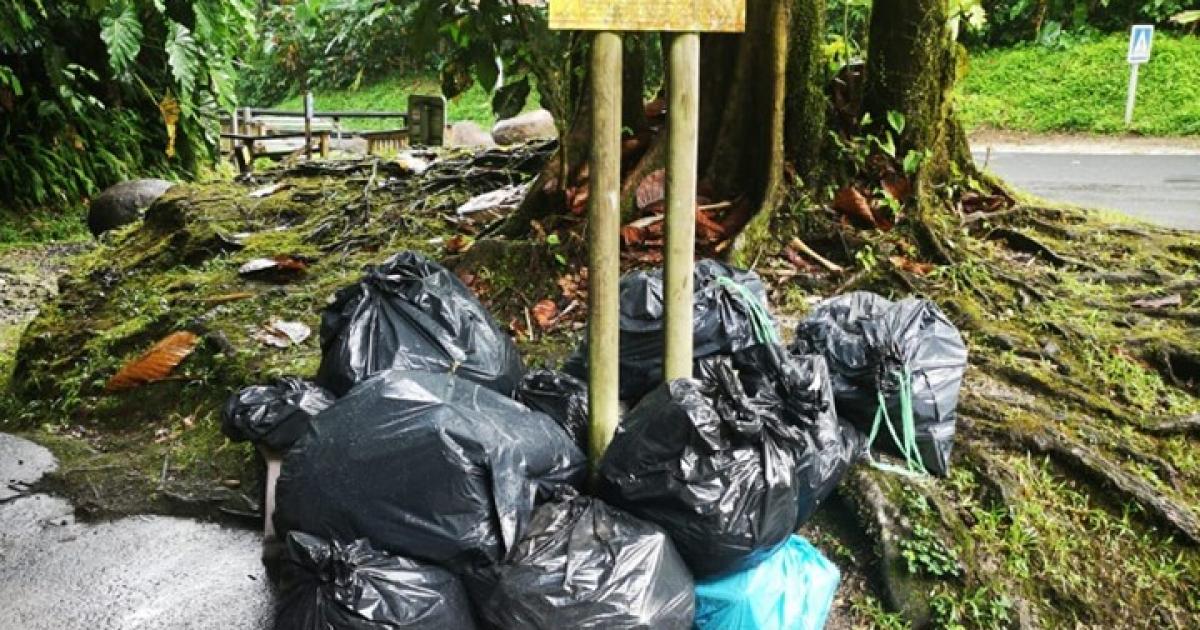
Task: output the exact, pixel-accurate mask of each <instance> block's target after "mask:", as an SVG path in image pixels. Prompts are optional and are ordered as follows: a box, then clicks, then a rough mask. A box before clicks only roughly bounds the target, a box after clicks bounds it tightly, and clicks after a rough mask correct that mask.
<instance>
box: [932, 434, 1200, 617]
mask: <svg viewBox="0 0 1200 630" xmlns="http://www.w3.org/2000/svg"><path fill="white" fill-rule="evenodd" d="M1002 460H1003V465H1004V467H1005V469H1006V470H1007V471H1009V472H1010V473H1011V474H1012V475H1013V479H1014V482H1015V487H1017V488H1020V497H1021V500H1020V501H1019V502H1014V503H1012V504H1010V505H1008V506H1007V508H1006V507H1005V506H995V507H993V508H984V507H981V506H973V507H972V508H971V510H970V511H971V514H972V518H973V520H974V526H973V527H972V529H971V533H972V536H973V538H974V541H975V545H976V552H977V555H978V556H979V558H980V559H981V561H982V562H984V563H989V564H990V563H993V562H994V563H996V566H998V567H1000V573H999V574H1000V575H1004V576H1006V582H1007V583H1008V586H1007V587H1006V588H1005V590H1007V589H1008V588H1017V589H1020V590H1025V593H1024V597H1025V599H1026V601H1029V602H1030V603H1035V602H1036V608H1035V612H1034V614H1035V615H1036V616H1037V617H1039V618H1040V619H1041V621H1042V622H1043V625H1046V626H1047V627H1056V626H1070V625H1073V624H1083V625H1088V624H1089V623H1092V622H1095V621H1096V620H1099V619H1105V620H1108V621H1110V622H1114V623H1115V620H1118V619H1123V620H1125V621H1127V622H1129V623H1134V622H1135V621H1136V622H1141V621H1145V618H1144V617H1143V618H1141V619H1140V620H1139V619H1137V618H1138V615H1139V614H1144V611H1146V610H1150V609H1158V610H1161V611H1162V613H1163V615H1164V618H1168V619H1169V618H1176V619H1183V618H1188V617H1189V616H1190V615H1193V614H1194V612H1195V611H1194V609H1192V606H1193V605H1194V600H1193V599H1192V597H1191V595H1190V594H1191V591H1192V589H1193V588H1194V586H1195V584H1194V579H1193V578H1192V577H1190V576H1193V575H1195V574H1196V573H1195V571H1197V570H1200V565H1198V564H1197V562H1200V556H1198V555H1197V554H1196V553H1195V551H1194V550H1190V549H1186V550H1181V549H1180V548H1178V547H1176V546H1174V545H1173V544H1172V541H1171V539H1170V538H1164V537H1163V536H1161V533H1160V532H1157V531H1155V530H1154V529H1152V528H1147V527H1146V526H1145V525H1143V524H1142V523H1143V519H1142V518H1141V516H1140V515H1139V513H1138V510H1139V509H1138V508H1137V507H1136V506H1133V505H1129V504H1120V503H1117V502H1115V501H1106V500H1105V499H1104V498H1103V497H1099V496H1097V495H1089V488H1084V487H1081V486H1080V485H1079V484H1078V483H1077V482H1075V481H1073V480H1070V479H1067V478H1064V477H1062V476H1061V475H1060V474H1059V473H1060V472H1061V471H1058V470H1057V469H1056V468H1055V467H1054V466H1053V465H1052V464H1050V463H1049V462H1047V461H1046V460H1044V459H1037V458H1032V457H1029V456H1026V455H1020V454H1011V455H1005V456H1003V458H1002ZM1099 558H1104V559H1109V560H1110V561H1106V562H1100V561H1098V559H1099ZM991 590H992V591H993V592H991V593H988V592H975V593H965V594H964V597H962V598H959V599H958V600H957V601H956V602H950V601H942V602H940V603H935V605H934V607H935V612H937V613H938V615H939V616H941V617H942V621H943V622H946V621H954V619H955V617H957V619H958V621H957V623H962V624H964V625H966V626H967V627H986V626H987V625H989V624H988V623H984V622H983V621H982V618H981V617H979V615H981V616H982V617H983V618H991V619H995V620H997V621H999V620H1000V619H1002V617H1003V616H1004V615H1005V614H1008V606H1005V605H1004V603H1005V602H1006V601H1007V600H1008V598H1007V597H1001V596H1000V595H999V593H1000V592H1001V591H1000V590H997V589H994V588H993V589H991ZM935 599H937V598H935ZM969 600H976V601H974V602H973V603H971V602H970V601H969ZM952 603H953V604H954V605H953V606H951V605H949V604H952ZM939 605H940V606H941V609H938V606H939ZM1139 611H1140V612H1139Z"/></svg>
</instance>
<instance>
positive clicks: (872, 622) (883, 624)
mask: <svg viewBox="0 0 1200 630" xmlns="http://www.w3.org/2000/svg"><path fill="white" fill-rule="evenodd" d="M850 612H852V613H853V614H854V615H855V616H856V617H859V618H860V619H861V620H862V621H863V622H865V624H866V627H869V628H878V629H879V630H907V629H908V628H910V627H911V626H910V625H909V624H908V623H907V622H905V621H904V618H903V617H902V616H901V615H900V614H898V613H894V612H888V611H886V610H884V608H883V604H882V603H880V601H879V600H878V599H875V598H874V597H871V596H870V595H866V596H864V597H862V598H861V599H856V600H854V602H853V603H851V604H850Z"/></svg>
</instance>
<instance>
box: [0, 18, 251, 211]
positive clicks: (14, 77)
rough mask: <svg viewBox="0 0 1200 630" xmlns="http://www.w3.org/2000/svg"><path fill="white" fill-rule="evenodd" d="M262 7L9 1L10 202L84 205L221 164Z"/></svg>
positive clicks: (0, 56) (3, 151) (3, 148)
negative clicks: (244, 57) (219, 121)
mask: <svg viewBox="0 0 1200 630" xmlns="http://www.w3.org/2000/svg"><path fill="white" fill-rule="evenodd" d="M253 7H254V2H253V0H175V1H173V2H164V1H163V0H90V1H89V2H48V1H46V0H27V1H26V2H19V3H8V2H0V206H6V207H8V208H10V209H14V208H15V209H19V208H22V207H30V206H48V205H49V206H68V205H73V204H79V203H81V202H84V201H86V199H87V198H88V197H89V196H91V195H93V194H94V193H95V192H96V191H97V190H99V189H102V188H104V187H106V186H108V185H110V184H112V183H114V182H117V181H120V180H122V179H127V178H130V177H135V176H142V175H165V176H171V175H175V176H182V175H186V174H188V173H191V172H193V171H194V170H195V168H196V167H197V165H198V164H199V163H200V162H201V161H204V160H208V159H211V158H212V157H213V156H214V152H215V149H216V144H217V139H218V136H217V126H216V117H217V114H218V112H219V111H220V110H221V109H225V108H229V107H231V106H233V105H234V103H235V95H234V81H233V78H232V76H233V70H232V68H233V60H234V59H235V58H236V57H237V56H238V55H239V54H241V53H242V52H243V50H244V48H245V46H246V45H247V44H246V43H247V42H250V41H252V40H253V39H254V13H253ZM164 103H172V104H173V105H174V106H175V107H171V108H165V107H162V105H163V104H164ZM175 111H177V112H178V113H177V115H169V116H168V115H167V114H168V112H175ZM173 139H174V140H173Z"/></svg>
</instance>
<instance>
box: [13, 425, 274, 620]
mask: <svg viewBox="0 0 1200 630" xmlns="http://www.w3.org/2000/svg"><path fill="white" fill-rule="evenodd" d="M55 466H56V463H55V461H54V458H53V457H52V456H51V455H50V453H49V452H48V451H46V449H44V448H42V447H40V446H37V445H36V444H33V443H32V442H29V441H27V440H23V439H21V438H17V437H14V436H10V435H6V434H2V433H0V630H43V629H45V630H51V629H53V630H76V629H78V630H109V629H113V630H135V629H137V630H141V629H145V630H150V629H159V628H173V629H175V628H179V629H191V628H195V629H202V628H203V629H217V628H219V629H226V628H228V629H238V628H246V629H259V628H269V627H270V624H271V616H272V608H273V605H274V603H273V600H272V594H271V589H270V586H269V584H268V582H267V577H266V572H265V571H264V569H263V566H262V563H261V562H260V561H259V554H260V553H261V539H260V536H259V534H258V533H257V532H252V531H246V530H239V529H230V528H226V527H221V526H219V525H215V524H211V523H201V522H198V521H192V520H188V519H179V518H170V517H163V516H141V517H131V518H124V519H120V520H116V521H109V522H102V523H79V522H76V521H75V518H74V509H73V508H72V507H71V505H70V504H69V503H68V502H67V501H65V500H63V499H61V498H58V497H53V496H49V495H44V494H34V493H30V492H29V491H28V486H29V484H32V483H33V482H35V481H36V480H37V479H38V478H40V477H41V476H42V475H43V474H45V473H47V472H49V471H51V470H53V469H54V467H55Z"/></svg>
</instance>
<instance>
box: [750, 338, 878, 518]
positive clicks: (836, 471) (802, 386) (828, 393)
mask: <svg viewBox="0 0 1200 630" xmlns="http://www.w3.org/2000/svg"><path fill="white" fill-rule="evenodd" d="M734 364H735V365H736V366H737V367H738V370H739V372H738V375H739V378H740V380H741V382H742V384H743V386H744V388H745V390H746V393H747V394H748V395H749V396H751V397H752V398H754V399H755V400H756V401H758V404H759V405H760V406H762V407H765V408H767V409H772V410H776V413H778V414H779V415H780V417H781V418H782V419H783V421H784V422H785V423H787V424H789V425H791V426H794V427H797V428H799V429H800V430H801V431H802V432H803V435H804V439H805V448H804V450H803V451H802V452H800V453H799V454H798V455H797V458H796V490H797V501H798V509H797V514H796V524H797V525H802V524H804V523H806V522H807V521H808V519H809V518H811V517H812V515H813V514H814V513H815V512H816V511H817V508H819V507H820V506H821V504H822V503H823V502H824V501H825V499H826V498H828V497H829V495H830V494H831V493H832V492H833V490H834V488H836V487H837V485H838V483H839V482H841V480H842V477H844V476H845V475H846V471H848V470H849V469H850V466H851V465H853V464H854V462H855V461H857V459H858V457H859V455H860V453H861V449H862V441H861V439H860V436H859V434H858V432H857V431H855V430H854V427H852V426H851V425H850V424H848V423H846V422H844V421H842V420H839V419H838V415H837V406H836V403H835V401H834V397H833V385H832V381H831V378H830V374H829V368H828V367H827V365H826V363H825V357H823V356H821V355H817V354H809V355H801V356H792V355H790V354H788V353H787V351H786V350H785V349H784V348H783V347H782V346H780V345H778V344H763V345H758V346H754V347H752V348H748V349H746V350H744V351H742V352H740V353H738V354H737V355H736V356H735V358H734Z"/></svg>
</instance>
